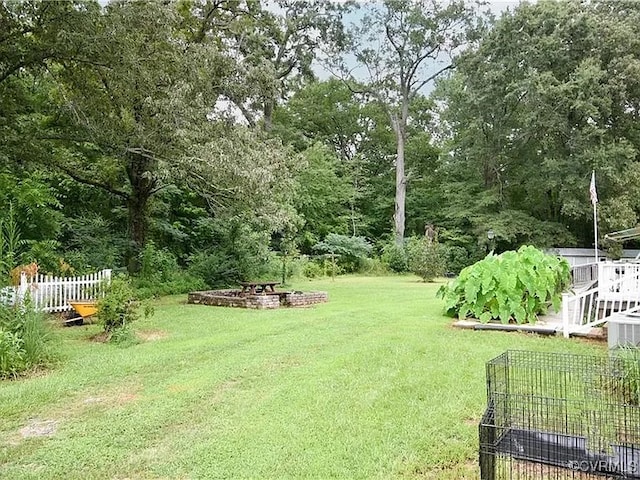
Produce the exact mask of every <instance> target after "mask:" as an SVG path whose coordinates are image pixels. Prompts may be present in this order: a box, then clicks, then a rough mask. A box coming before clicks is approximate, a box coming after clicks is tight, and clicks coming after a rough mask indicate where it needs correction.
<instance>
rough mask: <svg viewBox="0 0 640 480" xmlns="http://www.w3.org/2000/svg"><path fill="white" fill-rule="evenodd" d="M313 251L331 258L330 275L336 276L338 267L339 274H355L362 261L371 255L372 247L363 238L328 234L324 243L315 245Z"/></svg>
mask: <svg viewBox="0 0 640 480" xmlns="http://www.w3.org/2000/svg"><path fill="white" fill-rule="evenodd" d="M313 249H314V250H316V251H318V252H322V253H324V254H325V255H327V256H328V257H330V258H331V259H330V261H331V263H332V266H331V271H332V274H333V275H338V267H339V270H340V271H341V272H346V273H352V272H357V271H358V270H359V269H360V268H361V265H362V260H363V259H364V258H368V256H369V254H370V253H371V250H372V247H371V244H369V242H367V240H366V239H365V238H364V237H348V236H346V235H338V234H336V233H330V234H328V235H327V236H326V237H325V239H324V241H322V242H319V243H317V244H315V245H314V246H313Z"/></svg>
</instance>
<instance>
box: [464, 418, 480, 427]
mask: <svg viewBox="0 0 640 480" xmlns="http://www.w3.org/2000/svg"><path fill="white" fill-rule="evenodd" d="M479 423H480V419H479V418H471V417H467V418H465V419H464V424H465V425H468V426H470V427H477V426H478V424H479Z"/></svg>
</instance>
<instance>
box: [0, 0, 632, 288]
mask: <svg viewBox="0 0 640 480" xmlns="http://www.w3.org/2000/svg"><path fill="white" fill-rule="evenodd" d="M481 10H482V9H481V8H476V6H475V5H471V4H469V3H464V2H456V1H454V2H451V3H450V4H446V5H445V4H444V2H438V1H433V2H430V1H426V0H424V1H415V2H405V1H402V2H397V1H393V0H388V1H385V2H383V3H376V4H367V5H357V4H352V3H341V4H337V3H331V2H323V1H318V2H309V1H294V0H278V1H277V2H271V3H269V4H267V3H266V2H262V3H261V2H258V1H240V0H227V1H225V0H217V1H208V0H193V1H189V0H184V1H170V2H142V1H140V2H118V1H113V2H110V3H108V4H106V5H101V4H99V3H97V2H91V1H56V2H48V1H24V2H13V1H12V2H9V1H4V2H2V3H0V32H1V33H0V226H1V232H2V234H1V235H0V260H1V262H2V263H1V264H0V267H1V269H2V270H3V271H4V272H8V271H9V270H11V269H12V268H14V267H15V266H17V265H19V264H24V263H30V262H32V261H36V262H37V263H38V264H39V265H40V269H41V271H45V272H51V273H55V274H73V273H83V272H86V271H92V270H95V269H100V268H109V267H110V268H115V269H122V270H127V271H128V272H129V273H132V274H135V275H136V276H137V277H138V279H139V286H141V287H143V288H148V289H149V290H150V292H151V291H154V292H156V293H162V292H167V293H168V292H173V291H182V290H188V289H191V288H196V287H200V286H205V285H208V286H219V285H229V284H234V283H236V282H237V281H239V280H241V279H246V278H250V277H251V278H255V277H258V276H270V277H275V278H279V277H280V275H281V274H282V271H283V269H284V270H285V271H286V272H287V273H288V274H291V273H300V274H306V275H308V276H316V275H322V274H328V273H335V272H336V270H339V271H341V272H348V271H358V270H365V271H369V272H373V273H375V272H382V271H388V270H393V271H403V270H406V269H408V268H410V269H412V270H415V271H421V270H420V268H422V269H423V270H424V263H425V262H427V263H429V264H433V265H436V267H437V268H436V267H434V268H435V270H436V271H437V272H440V271H450V272H457V271H459V270H460V268H462V267H464V266H466V265H468V264H470V263H473V262H474V261H476V260H478V259H479V258H481V257H483V256H484V255H485V254H486V252H487V251H488V250H489V249H490V248H493V247H495V248H496V249H497V250H500V251H502V250H506V249H511V248H516V247H518V246H519V245H521V244H524V243H530V244H534V245H536V246H538V247H551V246H572V245H575V246H585V247H587V246H591V245H592V243H593V222H592V210H591V204H590V201H589V192H588V185H589V180H590V176H591V171H592V170H595V171H596V176H597V179H598V195H599V197H600V202H601V203H600V209H599V221H600V227H601V231H602V232H609V231H613V230H618V229H622V228H629V227H632V226H635V225H636V223H637V217H638V213H639V211H640V162H638V148H639V147H640V118H639V117H640V36H639V35H637V31H638V25H640V4H639V3H638V2H635V1H628V2H627V1H622V0H621V1H617V2H609V1H607V2H598V1H595V2H578V1H562V2H555V1H539V2H537V3H536V4H532V5H530V4H526V3H525V4H522V5H520V6H519V7H517V8H515V9H514V10H513V11H507V12H504V13H503V14H502V15H501V17H500V18H499V19H493V18H491V17H490V15H487V14H483V13H482V12H481ZM376 42H378V43H376ZM454 54H455V55H454ZM320 64H323V65H324V66H325V67H326V68H327V69H328V71H331V72H333V73H334V76H333V77H332V78H329V79H326V80H322V81H321V80H318V78H316V73H315V72H318V71H320V68H319V65H320ZM356 66H359V67H360V69H359V70H358V69H357V68H355V67H356ZM425 229H426V230H427V231H428V232H427V233H429V236H427V241H424V240H423V239H424V238H425ZM489 229H491V230H493V231H494V233H495V238H494V239H493V240H489V239H488V238H487V231H488V230H489ZM432 232H433V233H432ZM410 237H415V238H413V239H412V238H410ZM412 242H413V243H412ZM433 245H436V247H437V248H436V247H434V248H435V250H434V251H429V252H427V254H425V249H427V250H428V248H429V247H430V246H433ZM421 263H422V265H420V264H421ZM427 276H428V275H427Z"/></svg>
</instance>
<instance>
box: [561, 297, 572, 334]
mask: <svg viewBox="0 0 640 480" xmlns="http://www.w3.org/2000/svg"><path fill="white" fill-rule="evenodd" d="M569 297H570V295H569V294H568V293H566V292H564V293H563V294H562V333H563V335H564V338H569V335H570V332H569Z"/></svg>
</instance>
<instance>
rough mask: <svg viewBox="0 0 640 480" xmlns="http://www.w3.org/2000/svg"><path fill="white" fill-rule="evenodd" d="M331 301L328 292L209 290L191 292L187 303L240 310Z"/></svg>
mask: <svg viewBox="0 0 640 480" xmlns="http://www.w3.org/2000/svg"><path fill="white" fill-rule="evenodd" d="M328 300H329V297H328V295H327V292H299V291H295V292H265V293H261V294H256V295H247V294H243V293H242V290H237V289H229V290H208V291H201V292H191V293H190V294H189V297H188V299H187V303H194V304H202V305H215V306H219V307H239V308H257V309H265V308H280V307H306V306H308V305H313V304H316V303H324V302H326V301H328Z"/></svg>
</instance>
